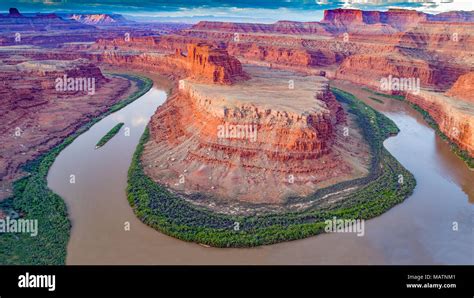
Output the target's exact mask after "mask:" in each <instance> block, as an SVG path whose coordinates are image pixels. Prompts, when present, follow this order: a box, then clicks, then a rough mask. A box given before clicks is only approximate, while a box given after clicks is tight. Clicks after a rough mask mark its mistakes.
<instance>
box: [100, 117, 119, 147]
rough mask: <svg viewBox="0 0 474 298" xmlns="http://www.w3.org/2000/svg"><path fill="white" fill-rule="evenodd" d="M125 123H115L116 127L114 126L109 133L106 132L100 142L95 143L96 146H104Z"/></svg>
mask: <svg viewBox="0 0 474 298" xmlns="http://www.w3.org/2000/svg"><path fill="white" fill-rule="evenodd" d="M124 124H125V123H123V122H120V123H119V124H117V125H115V126H114V127H112V129H111V130H109V132H108V133H106V134H105V136H103V137H102V138H101V139H100V140H99V141H98V142H97V144H96V145H95V147H96V148H100V147H102V146H104V145H105V144H106V143H107V142H108V141H110V139H112V138H113V137H114V136H115V135H116V134H118V132H119V131H120V129H121V128H122V126H123V125H124Z"/></svg>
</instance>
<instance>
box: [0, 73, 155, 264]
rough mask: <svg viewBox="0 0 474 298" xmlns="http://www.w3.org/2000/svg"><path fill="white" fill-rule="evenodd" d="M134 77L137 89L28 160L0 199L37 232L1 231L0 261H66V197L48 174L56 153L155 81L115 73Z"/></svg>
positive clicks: (69, 224) (2, 203)
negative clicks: (33, 222) (56, 190)
mask: <svg viewBox="0 0 474 298" xmlns="http://www.w3.org/2000/svg"><path fill="white" fill-rule="evenodd" d="M115 75H116V76H119V77H122V78H126V79H129V80H131V81H134V82H135V83H136V85H137V87H138V90H137V91H136V92H135V93H134V94H132V95H130V96H129V97H127V98H126V99H124V100H122V101H120V102H119V103H117V104H115V105H113V106H112V107H111V108H110V109H109V110H108V111H107V112H105V113H104V114H102V115H100V116H98V117H96V118H92V119H90V121H89V122H88V123H87V124H85V125H84V126H82V127H81V128H80V129H78V130H77V131H76V132H74V133H73V134H71V135H70V136H68V137H67V138H66V139H65V140H64V141H63V142H62V143H60V144H59V145H57V146H56V147H54V148H53V149H52V150H50V151H48V152H47V153H45V154H44V155H42V156H40V157H38V158H36V159H35V160H33V161H31V162H29V163H27V164H26V165H25V166H24V167H23V169H24V170H25V171H26V172H28V173H29V175H28V176H26V177H24V178H22V179H19V180H17V181H15V182H14V184H13V196H12V197H10V198H8V199H6V200H5V201H3V202H1V203H0V208H2V209H4V210H7V211H11V210H14V211H16V213H18V214H20V216H21V218H22V219H29V220H38V235H37V236H36V237H31V236H30V234H14V233H2V234H0V250H1V252H0V264H3V265H5V264H27V265H60V264H65V262H66V249H67V243H68V241H69V232H70V228H71V223H70V222H69V219H68V213H67V208H66V204H65V203H64V201H63V199H62V198H61V197H60V196H58V195H57V194H55V193H53V192H52V191H51V190H50V189H49V188H48V183H47V180H46V178H47V175H48V171H49V168H50V167H51V165H52V164H53V162H54V159H55V158H56V156H58V155H59V153H60V152H61V151H62V150H63V149H64V148H66V147H67V146H68V145H69V144H71V143H72V142H73V141H74V139H75V138H77V137H78V136H79V135H80V134H82V133H84V132H86V131H87V130H88V129H89V128H90V127H92V125H94V124H95V123H97V122H98V121H99V120H101V119H102V118H104V117H105V116H107V115H109V114H111V113H114V112H116V111H118V110H120V109H122V108H123V107H125V106H126V105H128V104H129V103H131V102H133V101H134V100H136V99H137V98H139V97H140V96H142V95H143V94H145V93H146V92H147V91H148V90H150V88H151V87H152V85H153V81H152V80H150V79H148V78H145V77H140V76H135V75H124V74H120V75H119V74H115Z"/></svg>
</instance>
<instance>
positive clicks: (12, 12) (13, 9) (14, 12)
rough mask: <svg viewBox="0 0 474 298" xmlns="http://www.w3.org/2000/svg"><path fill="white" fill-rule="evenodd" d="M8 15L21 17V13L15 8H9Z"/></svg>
mask: <svg viewBox="0 0 474 298" xmlns="http://www.w3.org/2000/svg"><path fill="white" fill-rule="evenodd" d="M8 16H10V17H22V16H23V15H22V14H21V13H20V12H19V11H18V9H17V8H14V7H13V8H10V10H9V14H8Z"/></svg>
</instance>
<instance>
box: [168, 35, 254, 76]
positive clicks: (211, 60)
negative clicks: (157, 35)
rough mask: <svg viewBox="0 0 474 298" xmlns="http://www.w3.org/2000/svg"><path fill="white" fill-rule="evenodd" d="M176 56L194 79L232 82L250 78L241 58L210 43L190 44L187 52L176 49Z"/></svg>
mask: <svg viewBox="0 0 474 298" xmlns="http://www.w3.org/2000/svg"><path fill="white" fill-rule="evenodd" d="M174 58H176V59H177V60H178V61H180V62H183V63H182V64H183V65H184V68H185V69H186V70H187V72H188V73H189V74H190V76H191V77H192V78H193V79H194V80H199V81H203V82H210V83H217V84H232V83H234V82H235V81H237V80H242V79H247V78H248V77H247V75H246V74H245V73H244V72H243V70H242V65H241V64H240V61H239V60H237V59H236V58H235V57H233V56H230V55H229V54H228V53H227V51H226V50H224V49H217V48H214V47H213V46H212V45H209V44H204V43H199V44H189V45H188V46H187V51H186V52H184V51H181V50H176V54H175V56H174Z"/></svg>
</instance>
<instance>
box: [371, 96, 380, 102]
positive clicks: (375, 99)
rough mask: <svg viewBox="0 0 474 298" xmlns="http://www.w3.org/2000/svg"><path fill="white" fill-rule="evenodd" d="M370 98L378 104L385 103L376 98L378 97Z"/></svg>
mask: <svg viewBox="0 0 474 298" xmlns="http://www.w3.org/2000/svg"><path fill="white" fill-rule="evenodd" d="M369 98H370V99H372V100H373V101H376V102H378V103H383V100H380V99H378V98H376V97H372V96H369Z"/></svg>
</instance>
